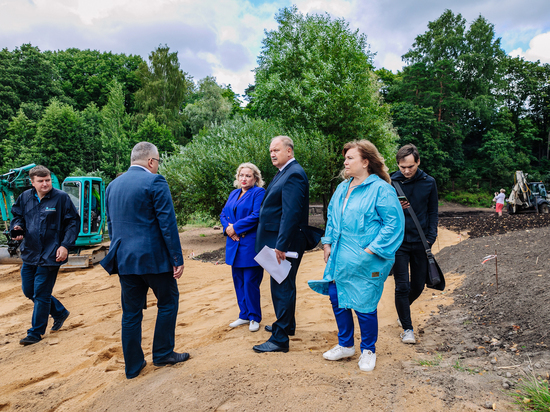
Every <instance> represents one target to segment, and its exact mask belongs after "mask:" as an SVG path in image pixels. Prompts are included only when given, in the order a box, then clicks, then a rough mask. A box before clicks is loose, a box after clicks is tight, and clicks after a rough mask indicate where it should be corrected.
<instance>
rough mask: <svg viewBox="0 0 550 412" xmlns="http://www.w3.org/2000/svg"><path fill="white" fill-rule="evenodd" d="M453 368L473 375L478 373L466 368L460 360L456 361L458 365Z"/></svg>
mask: <svg viewBox="0 0 550 412" xmlns="http://www.w3.org/2000/svg"><path fill="white" fill-rule="evenodd" d="M453 368H454V369H455V370H457V371H459V372H468V373H469V374H471V375H475V374H476V373H478V371H477V370H475V369H472V368H468V367H467V366H464V365H463V364H462V362H460V360H457V361H456V363H455V364H454V365H453Z"/></svg>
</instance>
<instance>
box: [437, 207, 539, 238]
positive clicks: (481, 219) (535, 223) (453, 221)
mask: <svg viewBox="0 0 550 412" xmlns="http://www.w3.org/2000/svg"><path fill="white" fill-rule="evenodd" d="M439 225H440V226H443V227H446V228H447V229H450V230H455V231H463V230H467V231H468V235H469V236H470V237H471V238H478V237H485V236H493V235H502V234H504V233H508V232H511V231H514V230H525V229H535V228H539V227H547V226H550V215H548V214H536V213H530V214H519V215H508V214H504V215H502V217H498V216H497V215H496V213H487V212H478V211H474V212H443V213H440V214H439Z"/></svg>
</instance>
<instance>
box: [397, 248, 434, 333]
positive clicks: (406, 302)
mask: <svg viewBox="0 0 550 412" xmlns="http://www.w3.org/2000/svg"><path fill="white" fill-rule="evenodd" d="M409 269H410V275H409ZM393 276H394V279H395V308H396V309H397V314H398V315H399V320H400V321H401V324H402V325H403V329H404V330H407V329H412V328H413V327H412V320H411V304H412V303H413V302H414V301H415V300H416V299H417V298H418V297H419V296H420V295H421V294H422V291H423V290H424V287H425V286H426V280H427V277H428V258H427V257H426V250H425V249H424V245H423V244H422V242H414V243H410V242H403V244H402V245H401V247H400V248H399V250H398V251H397V252H396V253H395V264H394V265H393Z"/></svg>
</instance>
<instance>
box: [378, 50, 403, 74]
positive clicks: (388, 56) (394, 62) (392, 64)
mask: <svg viewBox="0 0 550 412" xmlns="http://www.w3.org/2000/svg"><path fill="white" fill-rule="evenodd" d="M378 60H379V61H380V65H381V67H384V68H386V69H388V70H391V71H392V72H394V73H395V72H397V71H401V70H402V69H403V66H404V65H405V63H404V62H403V60H401V56H399V55H397V54H395V53H385V54H384V57H383V58H382V59H378Z"/></svg>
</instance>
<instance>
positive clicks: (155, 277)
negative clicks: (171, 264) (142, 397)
mask: <svg viewBox="0 0 550 412" xmlns="http://www.w3.org/2000/svg"><path fill="white" fill-rule="evenodd" d="M118 278H119V280H120V288H121V301H122V352H123V353H124V363H125V368H126V377H127V378H128V379H132V378H135V377H136V376H137V375H138V374H139V371H140V368H141V365H142V364H143V361H144V359H145V357H144V355H143V350H142V349H141V321H142V319H143V308H144V307H145V306H146V303H147V291H148V290H149V288H151V289H152V290H153V293H154V294H155V296H156V298H157V321H156V324H155V334H154V337H153V362H158V361H161V360H162V359H163V358H166V357H167V356H170V355H171V354H172V352H173V351H174V344H175V334H176V318H177V316H178V306H179V291H178V284H177V281H176V279H174V273H173V272H167V273H160V274H150V275H119V277H118Z"/></svg>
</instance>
